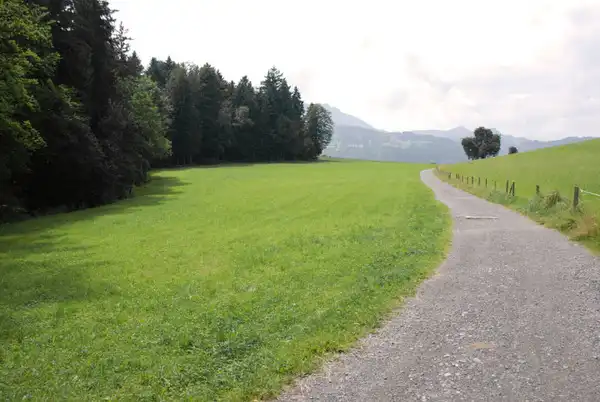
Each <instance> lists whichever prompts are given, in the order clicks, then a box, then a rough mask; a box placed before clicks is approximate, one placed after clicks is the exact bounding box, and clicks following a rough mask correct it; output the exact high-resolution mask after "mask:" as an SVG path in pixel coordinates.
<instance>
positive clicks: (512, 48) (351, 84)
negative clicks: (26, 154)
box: [111, 0, 600, 139]
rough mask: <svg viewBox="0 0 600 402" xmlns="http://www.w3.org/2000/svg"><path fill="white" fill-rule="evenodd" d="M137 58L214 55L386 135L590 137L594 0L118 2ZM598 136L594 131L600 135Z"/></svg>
mask: <svg viewBox="0 0 600 402" xmlns="http://www.w3.org/2000/svg"><path fill="white" fill-rule="evenodd" d="M111 4H112V6H113V7H114V8H117V9H120V10H121V11H120V12H119V13H118V14H117V18H118V19H120V20H122V21H123V22H124V23H125V25H126V26H127V27H128V28H129V30H130V35H131V36H132V37H134V39H135V40H134V43H133V46H134V48H135V49H136V50H137V51H138V52H139V53H140V55H141V57H142V58H143V59H144V60H146V61H147V60H149V58H150V57H152V56H156V57H159V58H166V57H167V56H168V55H171V57H173V59H175V60H177V61H191V62H195V63H197V64H203V63H205V62H209V63H211V64H213V65H215V66H216V67H217V68H219V69H220V70H221V71H222V72H223V74H224V75H225V77H226V78H228V79H235V80H237V79H239V78H240V77H241V76H242V75H246V74H247V75H248V76H249V77H250V78H251V79H252V80H253V82H254V83H255V84H258V82H259V81H260V79H261V78H262V76H263V75H264V73H265V72H266V70H267V69H268V68H269V67H271V66H272V65H276V66H277V67H279V68H280V69H281V70H282V71H283V72H284V74H285V75H286V76H287V77H288V79H289V80H290V81H291V83H292V84H295V85H298V86H299V87H300V90H301V92H302V93H303V95H304V97H305V99H308V100H311V101H316V102H324V103H329V104H331V105H334V106H336V107H338V108H340V109H342V110H343V111H345V112H348V113H351V114H354V115H356V116H358V117H361V118H363V119H364V120H366V121H368V122H370V123H372V124H373V125H375V126H377V127H381V128H385V129H389V130H394V129H400V130H408V129H417V128H449V127H452V126H456V125H460V124H463V125H466V126H470V127H474V126H477V125H488V126H491V127H496V128H498V129H499V130H501V131H502V132H505V133H507V134H513V135H523V136H527V137H531V138H544V139H550V138H558V137H563V136H567V135H596V128H597V127H599V126H600V109H599V108H598V107H599V106H600V104H599V103H600V100H599V98H598V96H599V95H598V94H599V93H600V26H598V24H597V23H596V22H597V21H600V0H569V1H566V0H527V1H523V0H497V1H496V0H494V1H491V0H490V1H481V0H455V1H446V0H419V1H416V0H413V1H405V0H399V1H395V2H393V1H389V0H369V1H361V2H338V1H326V2H325V1H323V0H305V1H303V2H300V3H298V2H289V1H275V0H255V1H251V2H248V1H244V0H201V1H188V0H170V1H169V2H166V3H165V2H164V1H160V2H159V1H157V0H112V1H111ZM598 135H600V134H598Z"/></svg>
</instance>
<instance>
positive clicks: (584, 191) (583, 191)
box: [579, 188, 600, 197]
mask: <svg viewBox="0 0 600 402" xmlns="http://www.w3.org/2000/svg"><path fill="white" fill-rule="evenodd" d="M579 191H581V192H582V193H584V194H590V195H595V196H596V197H600V194H596V193H592V192H591V191H586V190H584V189H582V188H580V189H579Z"/></svg>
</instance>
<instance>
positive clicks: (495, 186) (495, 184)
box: [494, 180, 497, 191]
mask: <svg viewBox="0 0 600 402" xmlns="http://www.w3.org/2000/svg"><path fill="white" fill-rule="evenodd" d="M496 190H497V188H496V180H494V191H496Z"/></svg>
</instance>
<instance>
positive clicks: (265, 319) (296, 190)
mask: <svg viewBox="0 0 600 402" xmlns="http://www.w3.org/2000/svg"><path fill="white" fill-rule="evenodd" d="M523 156H525V155H523ZM521 157H522V156H521V155H519V156H518V157H517V159H515V160H518V158H521ZM474 166H477V165H474ZM482 166H483V165H482ZM424 168H427V166H424V165H412V164H395V163H376V162H335V161H328V162H322V163H312V164H301V163H297V164H263V165H246V166H242V165H239V166H223V167H217V168H210V167H206V168H192V169H181V170H165V171H161V172H156V173H155V174H154V175H153V180H152V182H150V183H149V184H148V185H147V186H145V187H142V188H138V189H136V195H135V197H133V198H131V199H128V200H124V201H121V202H119V203H116V204H112V205H108V206H104V207H99V208H95V209H89V210H83V211H78V212H73V213H67V214H58V215H53V216H46V217H41V218H36V219H31V220H28V221H24V222H19V223H14V224H5V225H1V226H0V399H2V400H21V399H27V398H30V399H33V400H78V401H80V400H102V399H106V400H165V399H170V400H182V399H193V400H249V399H252V398H267V397H270V396H273V395H276V394H277V392H278V391H279V390H280V389H281V387H282V386H283V385H285V384H286V383H289V382H290V381H291V380H292V379H293V378H294V377H296V376H298V375H301V374H304V373H307V372H309V371H311V370H313V369H315V368H316V367H318V365H319V364H320V363H321V362H322V360H323V358H326V357H327V356H329V355H330V354H332V353H336V352H339V351H343V350H345V349H347V348H348V347H349V346H350V345H351V344H352V343H353V342H354V341H355V340H356V339H357V338H359V337H360V336H363V335H365V334H366V333H367V332H368V331H370V330H372V329H373V328H375V327H377V325H378V324H379V323H380V322H381V320H382V319H383V318H385V316H386V314H387V313H389V312H390V311H391V310H392V309H393V308H395V307H398V306H399V305H400V304H401V301H402V299H403V297H405V296H408V295H411V294H413V292H414V291H415V288H416V287H417V285H418V284H419V283H420V282H421V281H422V280H423V279H424V278H426V277H427V276H428V275H429V274H431V273H432V271H433V270H434V269H435V267H436V266H437V265H438V264H439V263H440V262H441V261H442V260H443V258H444V254H445V251H446V248H447V244H448V241H449V239H450V218H449V214H448V213H447V211H446V209H445V207H444V206H442V205H441V204H440V203H438V202H436V201H435V199H434V196H433V193H432V192H431V191H430V190H429V189H428V188H427V187H425V186H424V185H423V184H422V183H421V181H420V179H419V171H420V170H422V169H424ZM464 168H465V169H466V168H471V167H470V166H469V167H467V166H465V167H464ZM597 190H598V191H600V188H597Z"/></svg>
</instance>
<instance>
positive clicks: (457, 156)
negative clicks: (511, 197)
mask: <svg viewBox="0 0 600 402" xmlns="http://www.w3.org/2000/svg"><path fill="white" fill-rule="evenodd" d="M323 106H324V107H325V108H326V109H327V110H329V111H330V112H331V116H332V119H333V122H334V124H335V128H334V133H333V138H332V141H331V144H329V147H327V149H326V150H325V152H324V154H325V155H328V156H333V157H339V158H353V159H369V160H382V161H394V162H417V163H456V162H464V161H466V160H467V157H466V156H465V153H464V151H463V149H462V145H461V140H462V139H463V138H464V137H468V136H472V135H473V131H472V130H469V129H468V128H466V127H462V126H459V127H454V128H451V129H449V130H414V131H404V132H387V131H382V130H377V129H375V128H373V126H371V125H369V124H368V123H366V122H365V121H363V120H361V119H359V118H358V117H355V116H352V115H349V114H346V113H343V112H342V111H340V110H339V109H337V108H335V107H333V106H330V105H326V104H325V105H323ZM492 130H493V131H494V132H495V133H499V131H498V130H496V129H492ZM589 139H591V137H566V138H562V139H560V140H555V141H538V140H530V139H528V138H523V137H514V136H512V135H506V134H502V141H501V144H502V145H501V148H500V155H506V154H508V148H509V147H511V146H515V147H517V149H518V150H519V152H527V151H533V150H535V149H541V148H549V147H554V146H557V145H565V144H572V143H575V142H581V141H585V140H589Z"/></svg>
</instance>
